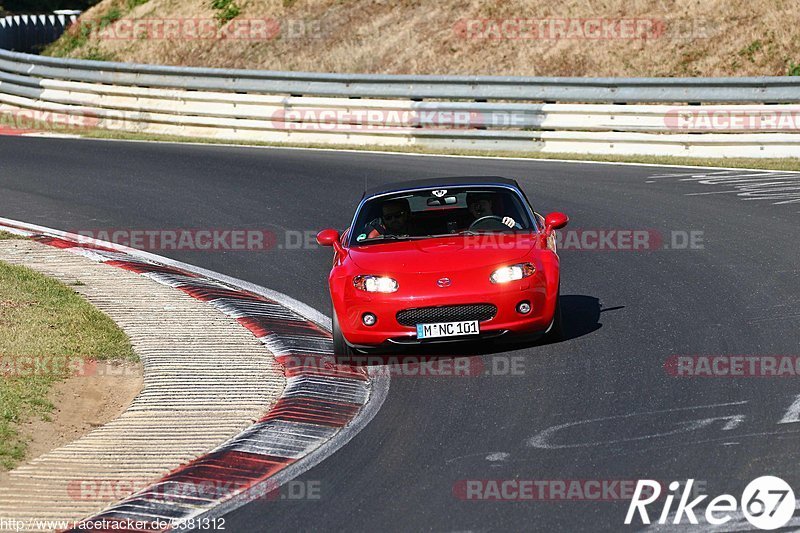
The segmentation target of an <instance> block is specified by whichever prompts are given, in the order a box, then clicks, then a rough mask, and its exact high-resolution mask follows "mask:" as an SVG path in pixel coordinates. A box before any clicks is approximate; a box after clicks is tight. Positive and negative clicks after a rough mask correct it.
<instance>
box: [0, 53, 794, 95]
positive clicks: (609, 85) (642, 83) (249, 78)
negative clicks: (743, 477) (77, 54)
mask: <svg viewBox="0 0 800 533" xmlns="http://www.w3.org/2000/svg"><path fill="white" fill-rule="evenodd" d="M0 69H2V70H4V71H7V72H16V73H24V74H27V75H30V76H34V77H38V78H57V79H63V80H74V81H84V82H92V83H113V84H124V85H137V86H144V87H173V88H174V87H180V88H182V89H188V90H211V91H235V92H252V93H288V94H297V95H304V96H350V97H352V96H356V97H369V98H377V97H387V98H391V97H400V98H409V99H446V100H453V99H464V100H524V101H544V102H585V103H633V102H692V103H695V102H696V103H711V102H715V103H716V102H739V103H741V102H748V103H792V102H800V76H797V77H792V76H786V77H756V78H543V77H508V76H407V75H388V74H387V75H384V74H326V73H313V72H275V71H257V70H235V69H213V68H196V67H171V66H164V65H146V64H138V63H115V62H105V61H87V60H78V59H62V58H52V57H42V56H35V55H31V54H22V53H19V52H11V51H8V50H0Z"/></svg>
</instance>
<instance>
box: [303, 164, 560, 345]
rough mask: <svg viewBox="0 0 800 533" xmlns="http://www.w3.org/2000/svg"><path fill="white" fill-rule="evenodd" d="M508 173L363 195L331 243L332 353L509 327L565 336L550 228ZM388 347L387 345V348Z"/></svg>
mask: <svg viewBox="0 0 800 533" xmlns="http://www.w3.org/2000/svg"><path fill="white" fill-rule="evenodd" d="M568 221H569V219H568V218H567V216H566V215H564V214H563V213H550V214H549V215H547V216H546V217H542V216H541V215H539V214H538V213H536V212H535V211H533V209H532V208H531V206H530V204H529V202H528V199H527V197H526V196H525V193H524V192H522V189H520V187H519V184H517V182H516V181H514V180H510V179H506V178H495V177H459V178H437V179H429V180H419V181H405V182H399V183H392V184H389V185H384V186H381V187H378V188H375V189H372V190H369V191H367V192H365V193H364V196H363V197H362V199H361V202H360V203H359V205H358V209H356V213H355V216H354V217H353V222H352V224H351V225H350V227H349V228H348V229H347V230H346V231H345V232H344V233H343V234H342V235H341V236H340V235H339V232H338V231H336V230H334V229H326V230H323V231H321V232H319V234H318V235H317V242H318V243H319V244H321V245H324V246H333V248H334V258H333V269H332V270H331V273H330V276H329V280H328V281H329V286H330V293H331V301H332V303H333V313H332V321H333V344H334V352H335V353H336V354H337V355H351V354H353V353H355V352H356V351H375V350H376V349H380V350H387V349H391V348H394V349H397V348H402V347H403V346H407V345H417V344H427V343H435V342H443V341H444V342H450V341H456V340H475V339H494V338H499V337H507V336H516V335H524V336H529V335H530V336H539V335H548V336H551V337H553V338H559V337H560V336H561V333H562V332H561V327H562V326H561V308H560V305H559V279H560V271H559V258H558V254H557V253H556V245H555V235H554V233H553V231H554V230H556V229H558V228H562V227H564V226H565V225H566V224H567V222H568ZM393 351H394V350H393Z"/></svg>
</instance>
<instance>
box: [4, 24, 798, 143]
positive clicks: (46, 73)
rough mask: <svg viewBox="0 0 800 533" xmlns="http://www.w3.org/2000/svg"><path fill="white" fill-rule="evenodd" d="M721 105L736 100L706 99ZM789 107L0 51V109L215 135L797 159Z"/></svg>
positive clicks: (739, 91) (676, 87)
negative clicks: (717, 122) (720, 123)
mask: <svg viewBox="0 0 800 533" xmlns="http://www.w3.org/2000/svg"><path fill="white" fill-rule="evenodd" d="M0 20H2V19H0ZM4 27H5V26H3V25H2V24H0V38H2V35H3V28H4ZM552 102H557V103H552ZM572 102H581V103H580V104H576V103H572ZM723 102H724V103H732V104H733V105H726V106H724V107H720V106H719V105H714V104H719V103H723ZM795 102H800V77H763V78H639V79H637V78H632V79H622V78H522V77H494V76H491V77H490V76H405V75H367V74H326V73H307V72H270V71H254V70H229V69H209V68H189V67H170V66H159V65H143V64H132V63H114V62H100V61H85V60H75V59H62V58H52V57H42V56H35V55H31V54H25V53H19V52H12V51H9V50H2V49H0V114H1V113H9V112H12V113H13V111H10V110H13V109H23V110H25V109H27V110H35V111H37V112H41V113H56V114H59V115H63V116H66V117H70V118H69V119H68V121H76V122H77V123H79V125H82V126H87V125H89V126H92V127H97V128H104V129H111V130H120V131H128V132H130V131H133V132H143V133H159V134H170V135H181V136H192V137H206V138H214V139H231V140H245V141H267V142H277V143H282V142H292V143H315V144H317V143H319V144H361V145H424V146H431V147H436V148H442V147H446V148H459V149H463V148H475V149H491V150H509V151H529V152H531V151H534V152H535V151H566V152H580V153H596V154H633V153H644V154H656V155H666V154H671V155H694V156H703V157H706V156H707V157H736V156H740V157H746V156H749V157H787V156H794V157H800V133H798V132H800V106H797V105H792V104H793V103H795ZM620 103H625V104H634V105H616V104H620ZM655 103H661V104H660V105H654V104H655ZM667 103H669V104H672V105H665V104H667ZM687 104H692V105H687ZM697 104H702V105H697ZM720 109H721V111H720ZM703 113H710V114H713V113H722V115H721V116H722V117H723V119H725V117H727V120H728V121H729V123H730V124H734V121H735V120H739V119H741V118H745V119H746V120H749V123H745V124H744V125H742V124H739V125H738V126H734V127H731V128H728V129H725V128H717V127H716V126H714V124H712V123H711V122H709V121H705V122H701V121H695V122H693V121H692V119H693V117H695V116H696V115H702V114H703ZM0 116H2V115H0ZM687 117H688V119H687ZM701 118H702V117H701ZM716 118H719V117H715V119H716ZM787 118H788V119H789V122H788V123H787V122H786V119H787ZM792 120H794V121H795V122H794V123H792ZM709 124H710V125H711V126H709Z"/></svg>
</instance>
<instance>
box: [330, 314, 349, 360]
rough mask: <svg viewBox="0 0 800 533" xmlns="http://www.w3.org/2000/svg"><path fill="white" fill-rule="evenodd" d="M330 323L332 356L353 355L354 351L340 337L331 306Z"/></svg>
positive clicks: (340, 331)
mask: <svg viewBox="0 0 800 533" xmlns="http://www.w3.org/2000/svg"><path fill="white" fill-rule="evenodd" d="M331 321H332V328H331V329H332V330H333V331H331V333H332V334H333V355H353V354H354V353H355V351H354V350H353V348H351V347H350V345H348V344H347V343H346V342H345V340H344V335H342V330H341V329H340V328H339V319H338V318H337V316H336V309H334V308H333V306H331Z"/></svg>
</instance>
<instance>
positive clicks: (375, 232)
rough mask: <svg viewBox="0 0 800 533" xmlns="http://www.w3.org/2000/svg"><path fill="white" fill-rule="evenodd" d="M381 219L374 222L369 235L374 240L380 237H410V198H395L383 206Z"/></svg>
mask: <svg viewBox="0 0 800 533" xmlns="http://www.w3.org/2000/svg"><path fill="white" fill-rule="evenodd" d="M381 215H382V216H381V218H380V219H379V220H374V221H372V222H371V223H370V224H369V226H371V228H372V230H371V231H370V232H369V234H368V235H367V237H368V238H370V239H374V238H375V237H378V236H379V235H398V236H400V235H409V234H410V233H411V220H410V218H411V207H410V205H409V203H408V198H395V199H394V200H389V201H387V202H384V204H383V205H382V206H381Z"/></svg>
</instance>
